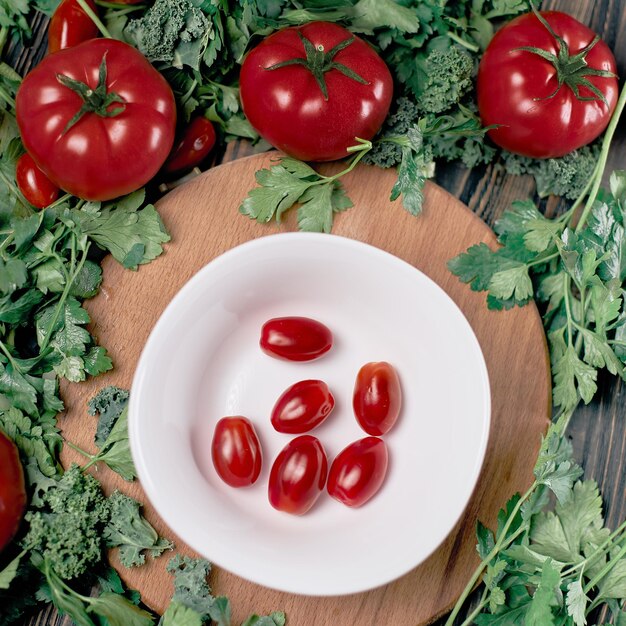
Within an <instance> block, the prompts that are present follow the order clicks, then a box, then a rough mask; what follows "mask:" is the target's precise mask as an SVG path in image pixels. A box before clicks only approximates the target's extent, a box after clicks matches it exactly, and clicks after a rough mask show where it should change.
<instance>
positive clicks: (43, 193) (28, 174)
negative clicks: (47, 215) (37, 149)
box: [15, 152, 59, 209]
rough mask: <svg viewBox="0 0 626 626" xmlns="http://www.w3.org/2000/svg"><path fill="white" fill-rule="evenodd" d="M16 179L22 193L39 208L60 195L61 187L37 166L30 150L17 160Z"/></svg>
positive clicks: (50, 202)
mask: <svg viewBox="0 0 626 626" xmlns="http://www.w3.org/2000/svg"><path fill="white" fill-rule="evenodd" d="M15 179H16V182H17V186H18V187H19V190H20V191H21V192H22V195H23V196H24V197H25V198H26V200H28V202H30V204H32V205H33V206H34V207H36V208H38V209H43V208H44V207H47V206H48V205H49V204H52V203H53V202H54V201H55V200H56V199H57V198H58V197H59V188H58V187H57V186H56V185H55V184H54V183H53V182H52V181H51V180H50V179H49V178H48V177H47V176H46V175H45V174H44V173H43V172H42V171H41V170H40V169H39V168H38V167H37V165H36V164H35V161H33V158H32V157H31V156H30V154H28V152H27V153H26V154H23V155H22V156H21V157H20V158H19V159H18V160H17V165H16V166H15Z"/></svg>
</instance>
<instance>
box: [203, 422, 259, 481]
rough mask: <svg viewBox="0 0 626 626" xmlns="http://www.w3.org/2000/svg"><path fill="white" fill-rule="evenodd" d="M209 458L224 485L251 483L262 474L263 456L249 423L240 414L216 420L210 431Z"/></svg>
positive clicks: (252, 427)
mask: <svg viewBox="0 0 626 626" xmlns="http://www.w3.org/2000/svg"><path fill="white" fill-rule="evenodd" d="M211 457H212V459H213V466H214V467H215V471H216V472H217V473H218V475H219V477H220V478H221V479H222V480H223V481H224V482H225V483H226V484H227V485H230V486H231V487H249V486H250V485H253V484H254V483H255V482H256V480H257V478H258V477H259V474H260V473H261V467H262V465H263V458H262V457H263V455H262V451H261V443H260V442H259V438H258V436H257V434H256V431H255V430H254V426H253V425H252V422H251V421H250V420H249V419H247V418H246V417H242V416H240V415H237V416H233V417H223V418H222V419H221V420H219V422H217V424H216V425H215V431H214V433H213V442H212V444H211Z"/></svg>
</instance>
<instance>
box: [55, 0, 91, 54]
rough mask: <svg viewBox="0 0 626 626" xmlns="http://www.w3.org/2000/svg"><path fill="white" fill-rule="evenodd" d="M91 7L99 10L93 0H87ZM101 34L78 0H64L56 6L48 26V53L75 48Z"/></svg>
mask: <svg viewBox="0 0 626 626" xmlns="http://www.w3.org/2000/svg"><path fill="white" fill-rule="evenodd" d="M86 2H87V4H88V5H89V8H90V9H91V10H92V11H94V12H95V13H96V14H97V12H98V10H97V8H96V3H95V2H94V1H93V0H86ZM99 35H100V31H99V30H98V27H97V26H96V25H95V24H94V22H93V20H92V19H91V18H90V17H89V16H88V15H87V14H86V13H85V12H84V11H83V9H82V8H81V6H80V5H79V4H78V2H76V0H63V1H62V2H61V4H59V6H58V7H57V8H56V11H55V12H54V13H53V15H52V18H51V19H50V25H49V26H48V53H49V54H50V53H52V52H58V51H59V50H65V48H73V47H74V46H76V45H78V44H79V43H82V42H83V41H87V40H88V39H94V38H95V37H98V36H99Z"/></svg>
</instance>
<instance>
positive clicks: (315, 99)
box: [240, 22, 393, 161]
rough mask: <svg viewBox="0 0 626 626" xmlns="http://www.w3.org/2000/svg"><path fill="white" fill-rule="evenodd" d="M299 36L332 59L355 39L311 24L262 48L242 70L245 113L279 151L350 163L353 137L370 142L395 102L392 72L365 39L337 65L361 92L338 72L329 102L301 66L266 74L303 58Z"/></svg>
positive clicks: (331, 79)
mask: <svg viewBox="0 0 626 626" xmlns="http://www.w3.org/2000/svg"><path fill="white" fill-rule="evenodd" d="M298 32H300V33H301V34H302V35H303V36H304V37H306V38H307V39H309V40H310V41H311V42H312V43H313V45H314V46H315V47H317V46H323V47H324V50H325V51H326V52H328V51H330V50H331V49H332V48H333V47H334V46H335V45H337V44H338V43H340V42H342V41H345V40H346V39H349V38H350V37H352V36H353V35H352V33H350V32H349V31H347V30H346V29H345V28H343V27H341V26H338V25H337V24H331V23H328V22H311V23H309V24H305V25H303V26H293V27H289V28H285V29H283V30H280V31H278V32H276V33H274V34H272V35H270V36H269V37H267V38H266V39H265V40H264V41H262V42H261V43H260V44H259V45H258V46H257V47H256V48H254V49H252V50H251V51H250V52H249V53H248V55H247V56H246V57H245V59H244V61H243V64H242V66H241V74H240V94H241V102H242V105H243V110H244V113H245V114H246V116H247V118H248V120H249V121H250V123H251V124H252V126H253V127H254V128H255V129H256V130H257V131H258V132H259V134H260V135H261V136H262V137H263V138H264V139H266V140H267V141H268V142H269V143H271V144H272V145H273V146H274V147H276V148H278V149H279V150H282V151H283V152H285V153H286V154H288V155H290V156H293V157H296V158H297V159H301V160H304V161H332V160H335V159H340V158H343V157H345V156H346V155H347V152H346V148H348V147H350V146H353V145H355V143H356V141H355V137H360V138H361V139H371V138H372V137H373V136H374V135H375V134H376V133H377V132H378V130H379V129H380V127H381V126H382V123H383V121H384V120H385V117H386V116H387V112H388V111H389V105H390V104H391V98H392V95H393V81H392V78H391V74H390V72H389V69H388V68H387V66H386V65H385V63H384V61H383V60H382V59H381V58H380V57H379V56H378V55H377V54H376V52H375V51H374V50H373V48H371V47H370V45H369V44H367V43H366V42H365V41H363V40H362V39H360V38H359V37H355V38H354V41H353V42H352V43H351V44H350V45H349V46H347V47H346V48H344V49H343V50H341V51H340V52H338V53H337V55H336V56H335V57H334V60H335V61H336V62H337V63H342V64H343V65H345V66H346V67H348V68H349V69H351V70H353V71H354V72H356V73H357V74H358V75H359V76H361V77H362V78H363V79H364V80H365V81H367V84H361V83H359V82H357V81H356V80H354V79H353V78H349V77H348V76H345V75H344V74H342V73H341V72H340V71H338V70H335V69H333V70H330V71H329V72H326V74H325V75H324V76H325V80H326V83H327V87H328V99H327V100H325V99H324V94H323V93H322V90H321V89H320V87H319V85H318V83H317V81H316V80H315V78H314V76H313V74H312V73H311V72H310V71H309V70H308V69H307V68H305V67H303V66H301V65H291V66H287V67H281V68H278V69H275V70H268V69H266V68H268V67H271V66H272V65H275V64H277V63H282V62H284V61H289V60H291V59H294V58H304V57H305V56H306V55H305V51H304V45H303V43H302V41H301V39H300V37H299V36H298Z"/></svg>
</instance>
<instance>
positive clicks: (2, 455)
mask: <svg viewBox="0 0 626 626" xmlns="http://www.w3.org/2000/svg"><path fill="white" fill-rule="evenodd" d="M25 508H26V487H25V484H24V471H23V469H22V464H21V462H20V456H19V453H18V451H17V447H16V445H15V444H14V443H13V442H12V441H11V440H10V439H9V438H8V437H7V436H6V435H5V434H4V433H3V432H2V431H0V552H2V550H3V549H4V548H5V547H6V546H7V545H8V543H9V542H10V541H11V539H13V537H14V536H15V533H16V532H17V529H18V528H19V525H20V521H21V520H22V516H23V515H24V509H25Z"/></svg>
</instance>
